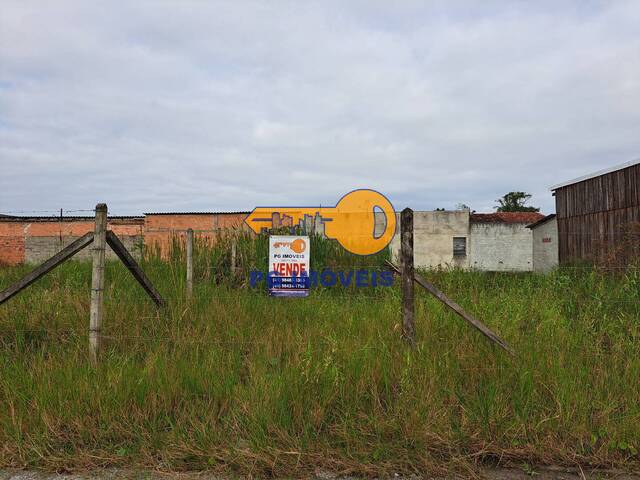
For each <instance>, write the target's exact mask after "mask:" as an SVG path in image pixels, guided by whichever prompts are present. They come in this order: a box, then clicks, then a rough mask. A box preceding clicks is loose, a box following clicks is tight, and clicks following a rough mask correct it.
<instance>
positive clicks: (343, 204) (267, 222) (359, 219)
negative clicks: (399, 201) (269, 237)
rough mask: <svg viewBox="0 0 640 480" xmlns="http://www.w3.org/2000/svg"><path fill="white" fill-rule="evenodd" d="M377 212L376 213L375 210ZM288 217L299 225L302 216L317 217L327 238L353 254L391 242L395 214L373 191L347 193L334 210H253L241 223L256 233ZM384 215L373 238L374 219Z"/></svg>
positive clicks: (383, 199)
mask: <svg viewBox="0 0 640 480" xmlns="http://www.w3.org/2000/svg"><path fill="white" fill-rule="evenodd" d="M376 209H379V212H377V211H376ZM276 214H277V215H279V217H280V218H285V217H288V218H290V219H291V223H292V225H303V224H304V221H305V217H311V218H315V217H316V216H319V218H320V220H321V221H322V223H323V224H324V233H325V235H326V237H327V238H332V239H335V240H337V241H338V243H340V245H342V246H343V247H344V248H345V249H347V250H348V251H350V252H351V253H355V254H357V255H371V254H374V253H378V252H379V251H381V250H382V249H383V248H385V247H386V246H387V245H389V242H391V239H392V238H393V235H394V233H395V231H396V214H395V210H394V209H393V205H391V202H390V201H389V200H388V199H387V197H385V196H384V195H382V194H381V193H380V192H376V191H375V190H367V189H360V190H354V191H352V192H349V193H347V194H346V195H345V196H344V197H342V198H341V199H340V200H339V201H338V203H337V204H336V206H335V207H256V208H254V209H253V211H252V212H251V213H250V214H249V216H248V217H247V218H246V219H245V223H246V224H247V225H248V226H249V228H251V230H253V231H254V232H256V233H260V232H261V231H262V229H263V228H267V229H269V228H272V227H273V219H274V216H275V215H276ZM381 214H384V218H385V225H384V231H383V232H382V233H381V234H379V235H376V219H378V220H381V219H382V218H381Z"/></svg>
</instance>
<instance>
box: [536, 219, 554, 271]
mask: <svg viewBox="0 0 640 480" xmlns="http://www.w3.org/2000/svg"><path fill="white" fill-rule="evenodd" d="M531 231H532V232H533V270H534V271H536V272H548V271H549V270H552V269H553V268H555V267H557V266H558V221H557V220H556V218H555V217H554V218H552V219H550V220H547V221H546V222H544V223H541V224H538V225H537V226H535V227H534V228H532V229H531Z"/></svg>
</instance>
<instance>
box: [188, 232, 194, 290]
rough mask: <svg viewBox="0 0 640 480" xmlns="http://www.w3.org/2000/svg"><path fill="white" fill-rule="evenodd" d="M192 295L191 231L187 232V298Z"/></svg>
mask: <svg viewBox="0 0 640 480" xmlns="http://www.w3.org/2000/svg"><path fill="white" fill-rule="evenodd" d="M192 295H193V229H192V228H190V229H188V230H187V296H188V297H189V298H191V296H192Z"/></svg>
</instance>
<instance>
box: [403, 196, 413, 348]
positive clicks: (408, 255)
mask: <svg viewBox="0 0 640 480" xmlns="http://www.w3.org/2000/svg"><path fill="white" fill-rule="evenodd" d="M400 257H401V260H402V265H401V268H402V338H403V339H404V341H405V342H407V343H408V344H409V345H410V346H411V347H415V345H416V324H415V318H414V285H413V277H414V271H413V210H411V209H410V208H408V207H407V208H405V209H404V210H402V213H401V214H400Z"/></svg>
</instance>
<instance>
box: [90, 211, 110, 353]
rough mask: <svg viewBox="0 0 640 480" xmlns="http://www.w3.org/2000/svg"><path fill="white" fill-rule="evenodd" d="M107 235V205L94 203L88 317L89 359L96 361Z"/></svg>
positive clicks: (100, 323)
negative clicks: (89, 311) (94, 219)
mask: <svg viewBox="0 0 640 480" xmlns="http://www.w3.org/2000/svg"><path fill="white" fill-rule="evenodd" d="M106 235H107V205H106V204H104V203H99V204H98V205H96V226H95V230H94V233H93V248H92V251H93V252H92V253H93V269H92V271H91V313H90V319H89V348H90V350H91V359H92V360H93V362H94V363H97V361H98V352H99V350H100V343H101V338H100V329H101V327H102V314H103V312H102V310H103V293H104V260H105V248H106V243H107V239H106Z"/></svg>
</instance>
